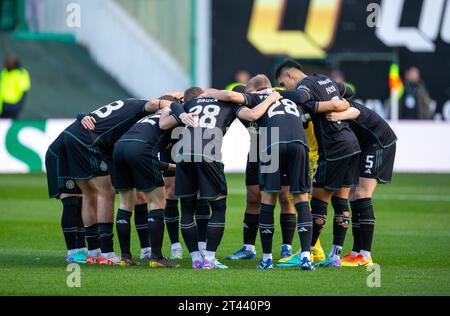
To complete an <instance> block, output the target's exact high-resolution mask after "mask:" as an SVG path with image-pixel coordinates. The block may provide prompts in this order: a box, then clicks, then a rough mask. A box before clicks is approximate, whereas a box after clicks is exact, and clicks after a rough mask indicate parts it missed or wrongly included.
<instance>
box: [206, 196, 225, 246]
mask: <svg viewBox="0 0 450 316" xmlns="http://www.w3.org/2000/svg"><path fill="white" fill-rule="evenodd" d="M209 205H210V206H211V218H210V220H209V222H208V231H207V237H206V250H207V251H213V252H215V251H216V250H217V248H218V247H219V245H220V242H221V241H222V237H223V231H224V229H225V213H226V210H227V199H226V198H224V199H221V200H217V201H209Z"/></svg>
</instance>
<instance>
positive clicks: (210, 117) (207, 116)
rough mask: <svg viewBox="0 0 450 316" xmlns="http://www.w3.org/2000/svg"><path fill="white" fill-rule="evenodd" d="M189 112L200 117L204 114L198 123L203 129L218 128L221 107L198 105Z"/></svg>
mask: <svg viewBox="0 0 450 316" xmlns="http://www.w3.org/2000/svg"><path fill="white" fill-rule="evenodd" d="M189 112H191V113H193V114H196V115H198V116H200V114H201V113H202V112H203V115H202V117H201V118H200V120H199V121H198V125H200V127H203V128H214V127H216V123H217V118H216V116H217V115H219V113H220V107H219V106H217V105H207V106H205V107H203V106H201V105H197V106H194V107H193V108H192V109H191V110H190V111H189Z"/></svg>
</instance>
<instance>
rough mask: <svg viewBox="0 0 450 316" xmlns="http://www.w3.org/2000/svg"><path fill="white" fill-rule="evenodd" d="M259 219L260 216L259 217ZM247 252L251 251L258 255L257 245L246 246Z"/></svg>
mask: <svg viewBox="0 0 450 316" xmlns="http://www.w3.org/2000/svg"><path fill="white" fill-rule="evenodd" d="M258 217H259V215H258ZM244 247H245V250H247V251H251V252H253V253H256V247H255V245H248V244H244Z"/></svg>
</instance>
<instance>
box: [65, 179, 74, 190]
mask: <svg viewBox="0 0 450 316" xmlns="http://www.w3.org/2000/svg"><path fill="white" fill-rule="evenodd" d="M66 188H67V189H69V190H72V189H73V188H75V182H74V181H73V180H67V181H66Z"/></svg>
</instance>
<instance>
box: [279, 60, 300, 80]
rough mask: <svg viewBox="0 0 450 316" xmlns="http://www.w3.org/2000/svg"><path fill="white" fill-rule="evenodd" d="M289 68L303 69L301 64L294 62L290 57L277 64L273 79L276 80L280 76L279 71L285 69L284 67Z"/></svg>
mask: <svg viewBox="0 0 450 316" xmlns="http://www.w3.org/2000/svg"><path fill="white" fill-rule="evenodd" d="M290 68H294V69H297V70H300V71H303V67H302V65H300V64H299V63H298V62H296V61H295V60H292V59H287V60H285V61H284V62H282V63H281V64H280V65H278V67H277V70H276V71H275V79H277V80H278V78H279V77H280V75H281V73H282V72H283V71H284V70H286V69H290Z"/></svg>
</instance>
